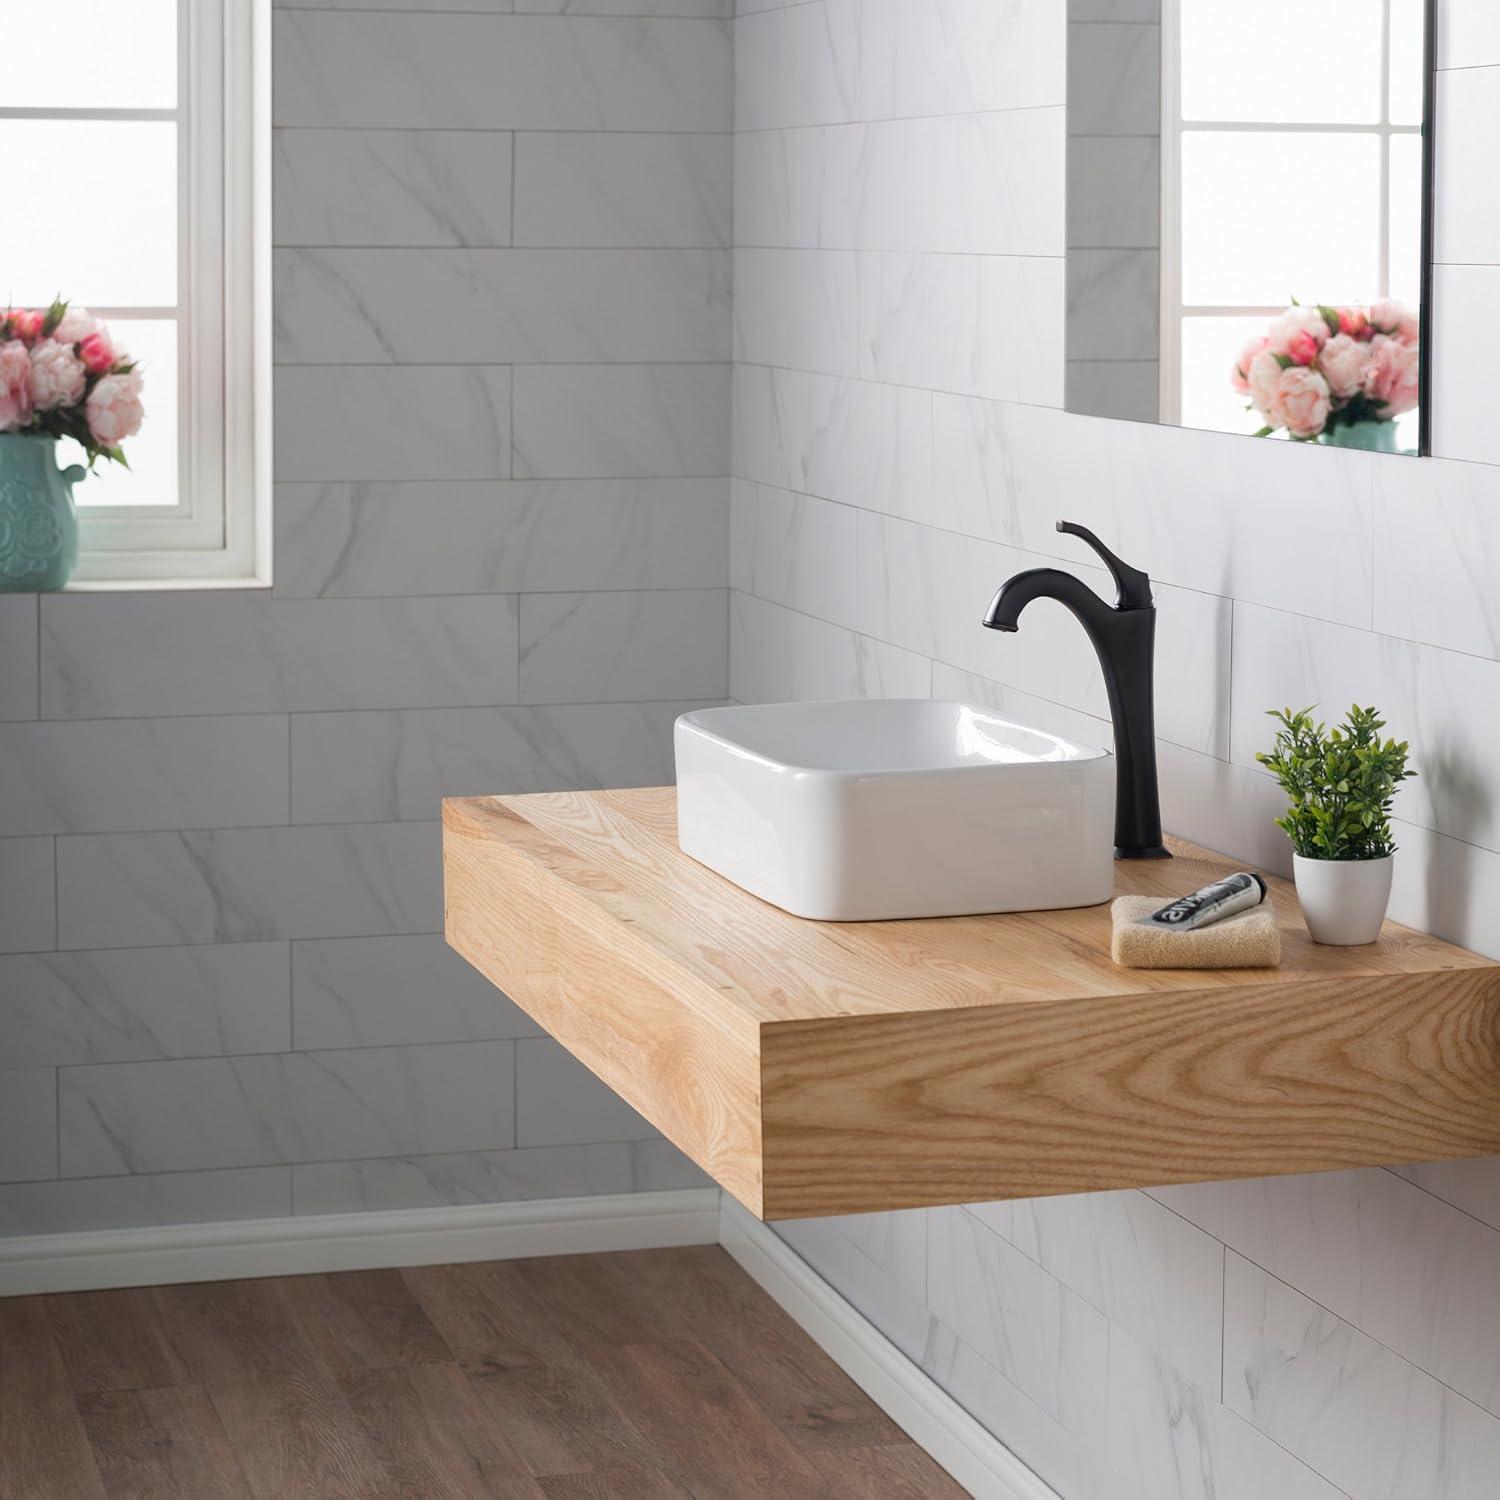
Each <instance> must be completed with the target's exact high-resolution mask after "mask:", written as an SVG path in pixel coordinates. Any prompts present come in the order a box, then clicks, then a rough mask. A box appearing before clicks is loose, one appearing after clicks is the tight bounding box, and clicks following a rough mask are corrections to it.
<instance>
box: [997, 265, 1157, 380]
mask: <svg viewBox="0 0 1500 1500" xmlns="http://www.w3.org/2000/svg"><path fill="white" fill-rule="evenodd" d="M1067 285H1068V303H1067V327H1068V341H1067V352H1068V358H1069V359H1072V360H1114V361H1137V362H1140V361H1147V362H1149V361H1151V360H1155V359H1157V358H1158V357H1159V356H1160V353H1161V323H1160V314H1159V313H1158V311H1157V307H1158V303H1159V299H1160V296H1161V256H1160V254H1159V253H1158V252H1157V251H1155V250H1084V249H1078V250H1069V251H1068V267H1067ZM977 394H980V395H983V394H989V393H986V392H978V393H977ZM994 394H1008V393H1004V392H996V393H994ZM1055 404H1061V403H1055Z"/></svg>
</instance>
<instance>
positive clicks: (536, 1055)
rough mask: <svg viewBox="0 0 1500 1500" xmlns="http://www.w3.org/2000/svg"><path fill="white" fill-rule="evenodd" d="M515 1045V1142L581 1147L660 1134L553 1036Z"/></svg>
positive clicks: (525, 1039)
mask: <svg viewBox="0 0 1500 1500" xmlns="http://www.w3.org/2000/svg"><path fill="white" fill-rule="evenodd" d="M515 1048H516V1144H517V1145H518V1146H580V1145H586V1144H595V1143H597V1142H600V1141H638V1140H645V1139H649V1138H650V1137H653V1136H655V1135H656V1134H657V1131H656V1129H655V1127H653V1126H652V1125H650V1124H648V1123H647V1121H645V1120H644V1119H642V1118H641V1116H640V1115H638V1114H637V1113H636V1112H635V1111H634V1110H633V1109H632V1108H631V1107H630V1106H629V1105H628V1104H627V1103H626V1102H625V1101H624V1100H623V1099H622V1098H620V1096H619V1095H618V1094H616V1093H615V1092H614V1090H613V1089H610V1088H608V1087H606V1086H605V1085H604V1084H603V1083H601V1082H600V1081H599V1080H598V1079H597V1078H596V1077H595V1076H594V1075H593V1074H592V1073H591V1072H589V1070H588V1069H587V1068H586V1067H584V1065H583V1064H582V1063H581V1062H579V1061H578V1060H577V1058H575V1057H574V1056H573V1055H572V1054H571V1053H570V1052H567V1051H565V1050H564V1049H563V1048H562V1047H560V1046H559V1045H558V1044H557V1043H556V1042H554V1041H553V1040H552V1039H551V1037H532V1038H523V1039H522V1040H521V1041H518V1042H516V1043H515Z"/></svg>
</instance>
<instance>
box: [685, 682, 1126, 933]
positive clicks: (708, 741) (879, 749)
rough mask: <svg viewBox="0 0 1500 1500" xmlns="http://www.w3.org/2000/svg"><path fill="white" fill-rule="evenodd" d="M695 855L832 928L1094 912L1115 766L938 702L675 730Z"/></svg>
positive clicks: (768, 707)
mask: <svg viewBox="0 0 1500 1500" xmlns="http://www.w3.org/2000/svg"><path fill="white" fill-rule="evenodd" d="M675 738H676V755H677V807H678V824H677V837H678V842H679V844H680V845H681V847H682V850H683V852H684V853H685V854H689V855H691V856H692V857H693V858H694V859H696V860H698V861H699V862H700V863H702V864H705V865H707V866H708V867H709V868H710V869H711V870H716V871H717V872H718V873H719V874H720V875H723V876H725V877H726V878H727V879H729V880H732V881H733V882H734V883H735V884H736V885H738V886H741V887H742V888H743V889H745V890H747V891H749V892H750V893H751V894H752V895H755V896H759V897H760V898H761V899H762V900H764V901H769V902H771V903H772V904H773V905H775V906H779V907H781V908H782V909H783V910H785V911H789V912H792V913H794V914H795V915H796V916H799V917H812V918H816V919H817V920H820V921H826V922H863V921H880V920H887V919H892V918H901V917H952V916H964V915H970V914H974V913H979V912H1004V911H1038V910H1042V909H1045V908H1050V907H1062V906H1092V905H1094V904H1095V903H1096V902H1101V901H1107V900H1109V899H1110V897H1111V895H1112V894H1113V890H1114V848H1113V843H1114V804H1115V776H1114V765H1113V756H1112V755H1111V754H1110V753H1109V752H1108V751H1107V750H1100V749H1097V748H1095V747H1094V746H1090V745H1080V744H1076V743H1074V742H1073V741H1071V740H1065V739H1062V738H1060V737H1059V736H1057V735H1054V734H1047V733H1045V732H1043V731H1042V730H1039V729H1031V728H1028V727H1027V726H1025V725H1023V724H1013V723H1011V722H1010V721H1009V720H1007V719H1004V718H1001V717H1000V716H999V715H998V714H995V713H992V712H990V711H989V710H988V709H983V708H975V707H972V706H970V705H969V704H966V703H944V702H933V701H931V700H929V699H926V698H895V699H859V700H853V701H850V702H836V703H768V704H752V705H747V706H744V707H734V708H706V709H697V710H695V711H693V712H692V713H686V714H683V715H682V717H681V718H679V719H678V720H677V727H676V737H675Z"/></svg>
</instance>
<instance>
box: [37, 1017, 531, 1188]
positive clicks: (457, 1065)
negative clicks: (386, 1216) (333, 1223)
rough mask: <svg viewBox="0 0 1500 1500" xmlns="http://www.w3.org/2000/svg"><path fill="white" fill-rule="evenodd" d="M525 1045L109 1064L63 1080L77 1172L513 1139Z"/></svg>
mask: <svg viewBox="0 0 1500 1500" xmlns="http://www.w3.org/2000/svg"><path fill="white" fill-rule="evenodd" d="M514 1046H515V1043H513V1042H464V1043H460V1044H458V1045H455V1046H441V1047H374V1048H369V1049H366V1050H357V1051H347V1052H343V1051H341V1052H297V1053H290V1054H288V1055H285V1056H279V1057H235V1058H222V1059H220V1058H214V1059H205V1060H198V1061H191V1062H156V1063H110V1064H106V1065H104V1066H100V1067H89V1068H67V1069H64V1070H63V1072H62V1075H61V1099H60V1106H61V1109H60V1112H61V1120H62V1172H63V1175H64V1176H66V1177H88V1176H109V1175H113V1174H120V1173H136V1172H159V1171H187V1170H192V1169H196V1168H205V1167H246V1166H261V1165H270V1164H276V1163H283V1162H302V1161H331V1160H342V1159H346V1158H356V1157H360V1156H410V1155H425V1154H429V1153H434V1152H447V1151H488V1150H497V1149H503V1148H505V1147H508V1146H510V1145H511V1144H512V1120H513V1109H514V1098H513V1092H512V1082H513V1066H514V1056H513V1052H512V1049H513V1047H514Z"/></svg>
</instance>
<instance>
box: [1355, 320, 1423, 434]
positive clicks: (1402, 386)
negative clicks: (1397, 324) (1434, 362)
mask: <svg viewBox="0 0 1500 1500" xmlns="http://www.w3.org/2000/svg"><path fill="white" fill-rule="evenodd" d="M1418 370H1419V355H1418V350H1417V346H1416V345H1415V344H1408V343H1404V342H1403V341H1402V340H1401V339H1399V338H1386V337H1384V336H1383V335H1377V336H1376V338H1375V339H1374V340H1373V341H1372V342H1371V344H1370V364H1369V368H1368V369H1367V370H1366V371H1365V381H1364V388H1365V394H1366V395H1367V396H1368V397H1369V398H1370V400H1371V401H1373V402H1374V403H1375V404H1376V405H1377V406H1379V407H1382V408H1383V409H1384V414H1385V415H1386V416H1388V417H1399V416H1400V415H1401V413H1402V412H1406V411H1411V410H1412V408H1413V407H1414V406H1416V404H1417V399H1418V389H1417V377H1418Z"/></svg>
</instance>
